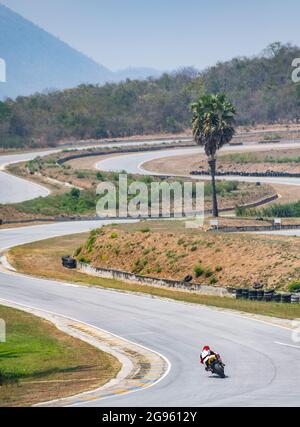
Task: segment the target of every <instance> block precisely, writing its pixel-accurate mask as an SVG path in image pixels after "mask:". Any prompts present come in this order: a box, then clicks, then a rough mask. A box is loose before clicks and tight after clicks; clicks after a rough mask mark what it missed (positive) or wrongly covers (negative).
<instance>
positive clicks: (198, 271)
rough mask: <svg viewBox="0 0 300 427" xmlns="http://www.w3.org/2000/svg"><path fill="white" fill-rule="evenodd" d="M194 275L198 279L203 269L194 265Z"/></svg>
mask: <svg viewBox="0 0 300 427" xmlns="http://www.w3.org/2000/svg"><path fill="white" fill-rule="evenodd" d="M194 273H195V276H196V278H199V277H201V276H202V275H203V273H204V269H203V268H202V267H201V265H196V266H195V268H194Z"/></svg>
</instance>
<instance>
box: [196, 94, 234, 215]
mask: <svg viewBox="0 0 300 427" xmlns="http://www.w3.org/2000/svg"><path fill="white" fill-rule="evenodd" d="M191 109H192V112H193V122H192V123H193V135H194V139H195V142H196V143H197V144H198V145H201V146H203V147H204V150H205V153H206V155H207V157H208V164H209V167H210V173H211V180H212V203H213V211H212V213H213V216H214V217H218V216H219V210H218V201H217V191H216V178H215V176H216V153H217V150H219V149H220V148H222V147H223V145H225V144H228V143H229V142H230V141H231V140H232V138H233V135H234V134H235V130H234V123H235V115H236V109H235V107H234V106H233V105H232V104H231V103H230V102H229V101H228V100H227V98H226V95H225V94H218V95H205V96H202V97H201V98H199V100H198V101H197V102H196V103H194V104H192V106H191Z"/></svg>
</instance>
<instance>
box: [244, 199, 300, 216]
mask: <svg viewBox="0 0 300 427" xmlns="http://www.w3.org/2000/svg"><path fill="white" fill-rule="evenodd" d="M236 215H237V216H240V217H253V218H254V217H261V218H300V200H299V201H297V202H294V203H283V204H277V203H276V204H274V205H270V206H268V207H265V208H257V209H244V208H236Z"/></svg>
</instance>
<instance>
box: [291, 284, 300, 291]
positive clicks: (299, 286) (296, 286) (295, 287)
mask: <svg viewBox="0 0 300 427" xmlns="http://www.w3.org/2000/svg"><path fill="white" fill-rule="evenodd" d="M289 292H296V293H299V292H300V282H293V283H291V284H290V285H289Z"/></svg>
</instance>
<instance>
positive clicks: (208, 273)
mask: <svg viewBox="0 0 300 427" xmlns="http://www.w3.org/2000/svg"><path fill="white" fill-rule="evenodd" d="M212 275H213V272H212V271H211V270H209V269H208V270H206V271H205V277H206V278H207V279H208V278H209V277H211V276H212Z"/></svg>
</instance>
